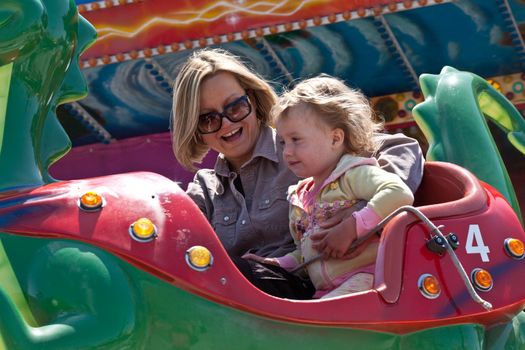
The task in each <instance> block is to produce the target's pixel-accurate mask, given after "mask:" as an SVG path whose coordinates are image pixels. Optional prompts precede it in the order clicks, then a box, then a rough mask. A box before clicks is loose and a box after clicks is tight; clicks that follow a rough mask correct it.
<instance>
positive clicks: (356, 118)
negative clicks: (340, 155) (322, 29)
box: [271, 75, 383, 155]
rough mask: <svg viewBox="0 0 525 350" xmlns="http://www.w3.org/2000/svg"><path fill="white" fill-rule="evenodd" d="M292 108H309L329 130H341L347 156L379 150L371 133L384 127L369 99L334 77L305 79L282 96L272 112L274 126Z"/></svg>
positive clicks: (322, 76)
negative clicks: (377, 118)
mask: <svg viewBox="0 0 525 350" xmlns="http://www.w3.org/2000/svg"><path fill="white" fill-rule="evenodd" d="M295 107H306V108H311V109H312V110H313V111H315V112H316V114H317V115H318V116H319V117H320V118H322V121H323V122H324V123H325V124H327V125H328V126H329V127H331V128H334V129H335V128H340V129H342V130H343V131H344V134H345V140H344V146H345V150H346V152H348V153H350V154H354V155H364V154H370V153H373V152H375V151H376V150H377V148H378V147H379V145H378V144H377V142H375V141H374V139H375V138H374V137H373V134H374V133H375V132H378V131H380V130H381V129H382V128H383V125H382V123H378V122H376V121H375V120H374V118H373V116H374V113H373V110H372V107H371V106H370V103H369V102H368V99H367V98H366V96H365V95H364V94H363V93H362V92H360V91H359V90H356V89H352V88H350V87H348V86H347V85H345V84H344V83H343V82H342V81H340V80H339V79H337V78H334V77H331V76H329V75H321V76H318V77H315V78H310V79H306V80H304V81H302V82H300V83H299V84H297V85H296V86H295V87H294V88H293V89H292V90H291V91H287V92H285V93H283V94H282V95H281V96H280V97H279V100H278V102H277V104H276V105H275V106H274V107H273V108H272V110H271V115H272V118H273V121H274V123H275V122H277V121H278V120H279V119H280V118H287V117H288V112H289V111H290V109H291V108H295Z"/></svg>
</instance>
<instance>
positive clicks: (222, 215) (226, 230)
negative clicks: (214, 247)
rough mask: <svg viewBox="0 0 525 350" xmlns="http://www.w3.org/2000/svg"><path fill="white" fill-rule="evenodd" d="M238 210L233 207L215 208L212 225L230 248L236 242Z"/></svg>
mask: <svg viewBox="0 0 525 350" xmlns="http://www.w3.org/2000/svg"><path fill="white" fill-rule="evenodd" d="M236 223H237V212H236V211H234V210H231V209H227V208H223V209H215V211H214V213H213V218H212V226H213V229H214V230H215V232H216V233H217V236H218V237H219V239H220V240H221V242H222V244H223V245H224V246H225V248H226V249H227V250H228V249H229V248H230V247H231V246H233V244H234V243H235V238H236V235H237V234H236V232H235V230H236Z"/></svg>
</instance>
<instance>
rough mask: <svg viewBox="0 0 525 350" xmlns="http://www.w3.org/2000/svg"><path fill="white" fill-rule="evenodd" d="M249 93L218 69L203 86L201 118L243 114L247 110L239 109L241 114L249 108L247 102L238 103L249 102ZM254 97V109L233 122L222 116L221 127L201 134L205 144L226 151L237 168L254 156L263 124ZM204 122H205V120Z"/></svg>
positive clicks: (201, 91) (230, 161)
mask: <svg viewBox="0 0 525 350" xmlns="http://www.w3.org/2000/svg"><path fill="white" fill-rule="evenodd" d="M246 94H247V92H246V91H245V90H244V89H243V88H242V87H241V85H240V84H239V82H238V81H237V79H236V78H235V77H234V76H233V75H232V74H231V73H228V72H219V73H217V74H215V75H212V76H210V77H208V78H206V79H205V80H204V81H203V82H202V84H201V87H200V109H199V118H200V120H206V118H209V116H210V113H211V114H213V112H218V113H224V114H227V115H230V116H232V115H233V116H234V118H233V119H235V118H238V117H243V116H244V114H243V115H240V114H237V113H241V114H242V113H244V112H243V111H246V112H247V111H248V109H246V108H247V107H246V105H238V103H241V104H242V103H244V104H245V103H246V99H243V98H242V97H243V96H245V95H246ZM252 101H253V99H251V98H250V97H249V96H248V103H249V104H250V106H251V108H250V109H251V111H250V112H249V114H248V116H247V117H245V118H244V119H242V120H240V121H238V122H232V121H231V120H229V119H228V118H226V117H222V125H221V127H220V129H219V130H217V131H216V132H212V133H208V134H201V137H202V140H203V141H204V142H205V143H206V145H208V146H209V147H210V148H211V149H213V150H215V151H217V152H220V153H222V154H224V156H225V157H226V159H227V160H228V162H229V163H230V164H231V165H232V166H233V168H234V170H238V169H239V168H240V167H241V166H242V165H243V164H244V163H245V162H247V161H248V160H249V159H250V158H251V156H252V153H253V150H254V148H255V144H256V143H257V139H258V137H259V132H260V125H259V122H258V120H257V117H256V106H255V104H253V103H252ZM225 107H226V109H225ZM239 111H240V112H239ZM208 120H209V119H208ZM201 124H204V125H206V123H201ZM197 132H199V131H197Z"/></svg>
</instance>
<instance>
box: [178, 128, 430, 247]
mask: <svg viewBox="0 0 525 350" xmlns="http://www.w3.org/2000/svg"><path fill="white" fill-rule="evenodd" d="M377 137H378V138H379V140H380V142H381V143H382V146H381V147H380V149H379V151H378V152H376V154H374V155H373V156H374V157H376V158H377V159H378V162H379V165H380V166H381V167H382V168H383V169H385V170H387V171H390V172H394V173H396V174H397V175H399V176H400V177H401V179H402V180H403V181H405V182H406V183H407V185H408V186H409V188H410V189H411V190H412V191H414V192H415V190H416V189H417V187H418V186H419V184H420V182H421V179H422V177H423V161H424V159H423V155H422V152H421V148H420V147H419V144H418V143H417V141H416V140H414V139H411V138H408V137H406V136H405V135H403V134H396V135H388V134H378V135H377ZM282 153H283V152H282V145H281V144H280V143H279V142H278V141H277V135H276V133H275V130H274V129H272V128H270V127H268V126H262V127H261V133H260V135H259V139H258V141H257V144H256V146H255V149H254V152H253V155H252V157H251V159H250V160H249V161H248V162H246V163H245V164H244V165H243V166H242V167H241V169H240V172H239V173H238V174H237V173H235V172H233V171H231V170H230V168H229V165H228V162H227V161H226V159H225V158H224V155H223V154H219V156H218V158H217V162H216V163H215V168H214V169H201V170H199V171H198V172H197V173H196V174H195V178H194V180H193V182H190V183H189V184H188V188H187V190H186V193H187V194H188V195H189V196H190V197H191V198H192V199H193V201H194V202H195V203H196V204H197V205H198V206H199V208H200V209H201V211H202V212H203V213H204V215H205V216H206V218H207V219H208V221H209V222H210V224H211V225H212V227H213V229H214V230H215V232H216V233H217V235H218V237H219V239H220V240H221V242H222V244H223V245H224V247H225V249H226V250H227V251H228V253H229V254H230V255H231V256H241V255H243V254H244V253H246V252H248V251H250V252H252V253H255V254H257V255H260V256H265V257H279V256H283V255H285V254H287V253H289V252H291V251H293V250H294V249H295V244H294V242H293V239H292V237H291V235H290V231H289V224H288V207H289V204H288V201H287V193H288V187H289V186H291V185H295V184H296V183H297V182H298V181H299V178H298V177H297V176H295V175H294V174H293V173H292V172H291V171H290V170H289V169H288V168H287V166H286V163H285V162H284V160H283V155H282ZM237 176H240V179H241V183H242V187H243V190H244V196H243V195H242V194H241V193H240V192H239V191H238V190H237V189H236V187H235V185H234V181H235V179H236V178H237Z"/></svg>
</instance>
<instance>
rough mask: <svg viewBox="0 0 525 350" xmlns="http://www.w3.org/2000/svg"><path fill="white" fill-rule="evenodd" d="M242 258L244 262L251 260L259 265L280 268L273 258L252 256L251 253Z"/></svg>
mask: <svg viewBox="0 0 525 350" xmlns="http://www.w3.org/2000/svg"><path fill="white" fill-rule="evenodd" d="M242 258H243V259H246V260H253V261H256V262H258V263H260V264H267V265H275V266H280V265H279V261H278V260H277V259H275V258H263V257H262V256H259V255H256V254H252V253H246V254H244V255H243V256H242Z"/></svg>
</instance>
